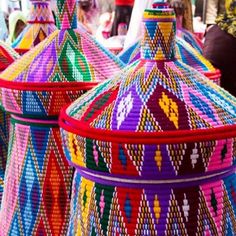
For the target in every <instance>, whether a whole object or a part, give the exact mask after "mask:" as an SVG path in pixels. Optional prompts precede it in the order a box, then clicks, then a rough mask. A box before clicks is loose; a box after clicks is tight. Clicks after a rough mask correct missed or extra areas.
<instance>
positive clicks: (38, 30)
mask: <svg viewBox="0 0 236 236" xmlns="http://www.w3.org/2000/svg"><path fill="white" fill-rule="evenodd" d="M49 2H50V1H49V0H31V3H32V7H31V11H30V15H29V20H28V24H27V26H26V27H25V29H24V30H23V31H22V32H21V34H20V35H19V36H18V37H17V39H16V40H15V41H14V42H13V44H12V47H13V48H15V49H16V50H17V51H18V52H20V53H24V52H26V51H28V50H30V49H31V48H33V47H35V46H36V45H37V44H39V43H40V42H42V41H43V40H44V39H45V38H47V36H48V35H50V34H51V33H52V32H54V31H55V30H56V29H57V27H56V26H55V24H54V18H53V15H52V11H51V8H50V5H49Z"/></svg>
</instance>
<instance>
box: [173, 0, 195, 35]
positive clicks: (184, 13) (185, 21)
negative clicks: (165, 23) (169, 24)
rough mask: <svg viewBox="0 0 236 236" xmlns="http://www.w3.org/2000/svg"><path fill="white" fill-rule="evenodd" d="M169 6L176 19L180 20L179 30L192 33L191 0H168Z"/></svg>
mask: <svg viewBox="0 0 236 236" xmlns="http://www.w3.org/2000/svg"><path fill="white" fill-rule="evenodd" d="M169 2H170V6H171V7H173V8H174V10H175V14H176V18H177V19H180V18H181V20H179V21H178V22H179V23H181V26H179V28H180V27H181V28H182V27H183V28H184V29H186V30H189V31H191V32H193V14H192V3H191V0H170V1H169Z"/></svg>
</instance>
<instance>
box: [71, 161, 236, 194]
mask: <svg viewBox="0 0 236 236" xmlns="http://www.w3.org/2000/svg"><path fill="white" fill-rule="evenodd" d="M68 162H69V164H70V165H71V166H73V167H75V168H76V169H77V171H78V172H79V174H80V175H81V176H82V177H84V178H86V179H88V180H91V181H93V182H96V183H99V184H105V185H111V186H119V187H132V188H145V189H146V188H153V187H154V186H155V189H156V188H163V185H164V186H165V187H169V188H172V187H175V188H176V187H177V188H183V187H187V186H188V187H190V186H198V185H201V184H206V183H210V182H215V181H218V180H221V179H224V178H226V177H228V176H230V175H231V174H233V173H236V166H230V167H229V168H226V169H222V170H221V172H219V171H214V172H213V171H212V172H209V173H205V174H202V175H200V174H199V175H192V176H190V175H185V176H181V177H176V178H175V179H173V178H172V179H170V178H169V179H168V178H166V179H161V178H159V179H153V178H145V179H144V178H141V177H132V176H121V175H114V174H109V173H104V172H98V171H94V170H91V169H86V168H83V167H79V166H77V165H75V164H74V163H72V162H71V161H68ZM95 175H96V176H95ZM132 181H135V182H133V183H132ZM156 181H158V183H157V182H156ZM174 181H178V182H174ZM148 182H149V183H148Z"/></svg>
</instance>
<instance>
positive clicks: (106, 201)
mask: <svg viewBox="0 0 236 236" xmlns="http://www.w3.org/2000/svg"><path fill="white" fill-rule="evenodd" d="M143 25H144V26H143V27H144V30H143V32H144V36H143V39H142V43H141V45H142V46H141V59H140V60H138V61H136V63H133V64H131V65H129V66H127V67H126V68H125V69H124V70H123V71H122V73H121V74H120V75H118V76H116V77H114V78H113V79H111V80H109V81H106V82H103V83H102V84H100V85H99V86H97V87H96V88H94V89H93V90H91V91H89V92H88V93H87V94H85V95H83V96H82V97H80V98H79V99H78V100H76V101H75V102H74V103H73V104H72V105H70V106H69V107H68V108H67V109H65V110H64V111H63V112H62V113H61V117H60V126H61V127H62V131H61V134H62V141H63V147H64V152H65V155H66V157H67V159H68V160H69V162H70V163H71V165H72V166H74V167H76V174H75V179H74V184H73V191H72V192H73V198H74V199H73V200H72V204H71V206H72V213H71V219H70V228H69V235H75V234H76V235H82V236H88V235H99V236H103V235H120V236H121V235H122V236H123V235H125V236H131V235H138V236H143V235H144V236H152V235H166V236H169V235H177V236H197V235H210V236H216V235H222V236H228V235H235V234H236V199H235V191H236V188H235V186H236V185H235V184H236V175H235V169H236V158H235V156H236V155H235V153H236V131H235V130H236V129H235V128H236V98H234V97H233V96H231V95H230V94H229V93H227V92H226V91H225V90H223V89H222V88H220V87H218V86H217V85H216V84H214V83H212V82H211V81H209V80H208V79H206V78H205V77H204V76H203V75H202V74H200V73H199V72H197V71H196V70H194V69H192V68H191V67H189V66H187V65H186V64H184V63H183V62H180V61H179V60H176V59H175V44H174V42H175V18H174V13H173V10H171V9H157V10H146V11H145V14H144V24H143Z"/></svg>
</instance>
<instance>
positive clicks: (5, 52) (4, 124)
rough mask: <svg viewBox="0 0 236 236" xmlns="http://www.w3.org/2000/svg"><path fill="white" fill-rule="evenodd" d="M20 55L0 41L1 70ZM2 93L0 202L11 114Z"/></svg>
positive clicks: (0, 116)
mask: <svg viewBox="0 0 236 236" xmlns="http://www.w3.org/2000/svg"><path fill="white" fill-rule="evenodd" d="M18 57H19V55H18V54H17V53H16V52H15V50H14V49H12V48H11V47H9V46H8V45H7V44H5V43H4V42H2V41H1V42H0V72H1V71H3V70H5V69H6V68H7V67H8V66H9V65H10V64H11V63H13V62H14V61H15V60H16V59H17V58H18ZM1 98H2V93H1V91H0V204H1V200H2V193H3V186H4V173H5V167H6V161H7V150H8V141H9V140H8V139H9V115H8V114H6V113H5V112H4V111H3V110H2V109H3V108H2V104H1V101H2V99H1Z"/></svg>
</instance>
